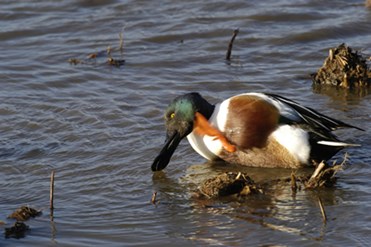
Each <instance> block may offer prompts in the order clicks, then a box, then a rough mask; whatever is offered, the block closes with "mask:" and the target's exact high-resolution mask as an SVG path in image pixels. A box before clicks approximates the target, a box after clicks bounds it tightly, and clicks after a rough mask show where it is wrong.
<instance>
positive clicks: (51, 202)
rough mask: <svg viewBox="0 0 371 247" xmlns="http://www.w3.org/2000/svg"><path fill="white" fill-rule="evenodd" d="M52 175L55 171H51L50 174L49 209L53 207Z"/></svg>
mask: <svg viewBox="0 0 371 247" xmlns="http://www.w3.org/2000/svg"><path fill="white" fill-rule="evenodd" d="M54 175H55V172H54V171H52V173H51V175H50V210H52V211H53V209H54Z"/></svg>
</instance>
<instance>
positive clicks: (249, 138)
mask: <svg viewBox="0 0 371 247" xmlns="http://www.w3.org/2000/svg"><path fill="white" fill-rule="evenodd" d="M228 111H229V112H228V120H227V123H226V126H225V129H226V132H225V135H226V137H227V138H228V140H230V142H231V143H233V144H235V145H236V146H238V147H239V148H240V149H250V148H253V147H257V148H263V147H265V146H266V145H267V140H268V136H269V135H270V134H271V133H272V132H273V131H274V130H275V129H276V128H277V126H278V119H279V112H278V109H277V108H276V107H275V106H273V105H271V104H270V103H268V102H266V101H265V100H264V99H261V98H259V97H257V96H254V95H240V96H236V97H233V98H232V99H231V101H230V104H229V109H228Z"/></svg>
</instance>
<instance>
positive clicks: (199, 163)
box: [0, 0, 371, 246]
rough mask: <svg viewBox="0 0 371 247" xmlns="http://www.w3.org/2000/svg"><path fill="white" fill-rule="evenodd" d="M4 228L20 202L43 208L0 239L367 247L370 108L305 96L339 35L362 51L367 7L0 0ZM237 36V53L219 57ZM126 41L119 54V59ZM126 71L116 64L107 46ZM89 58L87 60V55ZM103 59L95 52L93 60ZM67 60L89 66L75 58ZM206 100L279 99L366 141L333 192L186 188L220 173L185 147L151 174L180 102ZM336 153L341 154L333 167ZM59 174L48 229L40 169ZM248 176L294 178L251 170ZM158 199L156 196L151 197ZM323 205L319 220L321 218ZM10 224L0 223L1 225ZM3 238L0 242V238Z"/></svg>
mask: <svg viewBox="0 0 371 247" xmlns="http://www.w3.org/2000/svg"><path fill="white" fill-rule="evenodd" d="M0 5H1V8H0V47H1V52H0V85H1V88H0V99H1V101H0V133H1V139H0V168H1V169H0V188H1V194H0V230H1V231H2V232H4V230H5V228H6V227H9V226H11V225H12V224H13V221H12V220H10V219H7V218H6V217H7V215H9V214H10V213H11V212H12V211H13V210H14V209H15V208H17V207H19V206H21V205H30V206H33V207H35V208H39V209H42V210H43V215H42V216H41V217H38V218H35V219H31V220H30V221H27V222H26V223H27V224H28V225H29V226H30V228H31V230H30V231H29V232H27V234H26V236H25V237H24V238H21V239H14V238H10V239H5V237H4V235H1V236H0V245H1V246H54V245H60V246H100V245H107V246H126V245H140V246H143V245H153V246H158V245H169V244H177V245H183V246H185V245H198V246H200V245H201V246H203V245H225V246H247V245H248V246H266V245H280V246H317V245H323V246H340V245H344V246H362V245H367V244H369V243H370V242H371V238H370V231H371V216H370V211H371V207H370V205H371V192H370V191H371V182H370V177H371V168H370V165H371V158H370V144H371V137H370V128H371V121H370V120H371V110H370V109H371V103H370V102H371V101H370V95H369V94H368V93H369V92H368V91H367V90H364V91H357V92H346V91H342V90H336V89H332V90H328V89H327V90H324V89H313V88H312V85H311V84H312V83H311V79H310V76H309V74H310V73H313V72H315V71H316V70H317V69H318V68H319V67H320V66H321V65H322V63H323V61H324V59H325V57H326V56H327V54H328V49H330V48H332V47H336V46H338V45H339V44H341V43H343V42H345V43H347V44H348V45H349V46H351V47H352V48H354V49H357V50H360V51H361V53H362V54H363V55H364V56H370V54H371V49H370V47H371V31H370V30H371V11H370V10H369V9H367V8H365V7H364V2H363V1H361V0H358V1H356V0H354V1H349V0H336V1H317V0H301V1H286V0H275V1H196V0H194V1H142V0H139V1H134V0H131V1H115V0H110V1H98V0H90V1H89V0H79V1H76V0H62V1H6V0H2V1H0ZM236 28H239V31H240V32H239V34H238V36H237V38H236V40H235V43H234V47H233V52H232V60H231V61H230V62H226V61H225V59H224V57H225V53H226V49H227V46H228V42H229V40H230V38H231V35H232V32H233V30H234V29H236ZM121 32H122V33H123V41H124V43H123V52H122V53H121V52H120V51H119V50H118V47H119V41H120V39H119V34H120V33H121ZM109 46H110V47H111V48H112V53H111V54H112V56H113V57H114V58H115V59H125V61H126V62H125V65H123V66H120V67H115V66H110V65H108V64H107V62H106V55H105V51H106V49H107V47H109ZM92 53H98V55H99V56H98V58H97V59H88V58H87V56H88V55H89V54H92ZM102 54H103V55H102ZM71 58H77V59H80V60H82V61H83V62H84V63H83V64H78V65H72V64H70V63H69V62H68V60H69V59H71ZM189 91H198V92H200V93H201V94H202V95H204V96H205V97H206V98H207V99H208V100H209V101H211V102H213V103H215V102H218V101H219V100H222V99H224V98H227V97H230V96H232V95H234V94H238V93H242V92H250V91H258V92H262V91H265V92H274V93H277V94H282V95H283V96H286V97H289V98H292V99H294V100H297V101H299V102H300V103H302V104H304V105H307V106H310V107H312V108H315V109H317V110H319V111H321V112H323V113H326V114H328V115H330V116H332V117H336V118H338V119H340V120H342V121H346V122H348V123H350V124H353V125H357V126H359V127H361V128H363V129H365V131H364V132H361V131H357V130H344V131H341V132H339V133H338V134H339V135H340V136H341V138H342V139H344V140H347V141H349V142H354V143H360V144H362V147H359V148H352V149H348V150H347V151H348V152H349V154H350V156H351V158H350V161H349V166H348V167H347V169H346V170H345V171H343V172H341V173H339V175H338V177H339V179H338V182H337V185H336V187H335V188H331V189H323V190H320V191H318V192H316V191H301V192H299V193H298V194H297V195H296V196H292V194H291V190H290V188H287V187H279V186H277V188H274V189H275V193H274V194H273V195H270V196H268V195H267V196H255V197H251V199H249V200H247V201H246V202H242V203H241V202H236V201H234V202H233V201H228V200H217V201H208V202H202V201H201V202H200V201H197V200H195V199H193V197H192V196H191V195H192V191H193V190H194V189H195V188H196V187H197V185H198V184H199V183H200V182H201V181H203V180H204V179H206V178H209V177H211V176H214V175H216V174H218V173H220V172H222V171H224V170H225V169H228V168H226V167H225V165H224V164H221V165H220V164H219V165H215V164H214V165H213V164H209V163H205V160H204V159H203V158H202V157H200V156H199V155H198V154H196V153H195V152H194V151H193V150H192V149H191V148H190V146H189V145H188V144H187V142H186V141H184V142H182V143H181V145H180V147H179V148H178V150H177V151H176V153H175V155H174V157H173V159H172V161H171V164H170V165H169V166H168V167H167V169H165V170H164V171H163V172H158V173H155V174H154V173H152V171H151V170H150V165H151V163H152V161H153V158H154V157H155V156H156V155H157V153H158V152H159V149H160V146H161V145H162V144H163V141H164V138H165V135H164V127H163V120H162V114H163V111H164V108H165V107H166V105H167V104H168V102H169V101H170V100H171V99H172V98H174V97H175V96H177V95H179V94H181V93H184V92H189ZM342 155H343V153H340V154H339V155H338V156H336V157H335V158H337V159H341V158H342ZM52 170H55V172H56V177H55V201H54V204H55V210H54V218H53V220H51V218H50V214H49V209H48V206H49V205H48V204H49V176H50V173H51V171H52ZM246 172H249V173H250V174H252V177H253V178H254V179H256V180H259V179H264V178H266V177H277V176H278V177H279V176H287V175H289V174H290V173H291V171H287V170H275V169H268V170H267V169H265V170H264V169H256V168H255V169H247V168H246ZM154 191H157V199H158V200H159V203H158V204H157V205H156V206H155V205H152V204H151V203H150V199H151V196H152V193H153V192H154ZM318 196H320V197H321V198H322V201H323V204H324V207H325V210H326V213H327V216H328V221H327V223H326V224H323V223H322V217H321V213H320V210H319V207H318V203H317V202H318ZM1 222H2V223H4V224H1ZM2 234H3V233H2Z"/></svg>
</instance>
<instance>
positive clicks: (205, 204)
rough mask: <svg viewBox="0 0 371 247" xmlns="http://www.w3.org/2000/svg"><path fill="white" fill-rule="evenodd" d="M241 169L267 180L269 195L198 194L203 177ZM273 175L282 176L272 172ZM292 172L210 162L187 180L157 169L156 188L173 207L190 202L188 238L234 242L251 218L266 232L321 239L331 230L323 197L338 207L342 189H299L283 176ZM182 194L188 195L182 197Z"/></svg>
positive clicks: (191, 170) (253, 225)
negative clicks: (324, 214)
mask: <svg viewBox="0 0 371 247" xmlns="http://www.w3.org/2000/svg"><path fill="white" fill-rule="evenodd" d="M238 169H239V170H243V172H247V173H248V174H251V177H253V178H254V179H256V180H257V181H259V182H260V183H262V184H264V194H258V195H250V196H248V197H245V198H236V197H224V198H218V199H207V198H200V197H195V196H194V194H193V193H192V192H193V191H195V190H196V189H197V185H198V184H200V183H202V181H204V180H206V179H208V178H211V177H214V176H216V175H218V174H221V173H223V172H225V171H226V170H228V171H231V170H238ZM312 171H313V170H312V169H300V170H297V171H296V174H301V175H304V174H309V173H310V172H312ZM273 173H274V174H276V175H275V176H272V174H273ZM290 174H291V171H290V170H289V171H288V170H287V169H264V168H245V167H237V166H228V165H226V164H224V163H223V162H217V163H212V162H207V163H204V164H196V165H192V166H190V167H189V168H188V169H187V171H186V174H185V175H184V176H183V177H181V178H175V179H174V178H169V177H168V176H167V175H166V173H164V172H158V173H154V175H153V177H152V180H153V187H154V188H156V190H158V191H159V193H161V194H165V200H166V201H167V202H168V203H169V205H170V204H172V203H170V201H173V202H175V203H180V204H187V205H189V207H187V208H188V209H189V210H190V212H189V214H187V219H188V220H189V222H190V223H191V224H192V228H193V231H192V234H189V235H187V236H186V238H188V239H191V240H197V241H200V242H202V243H207V244H224V245H225V244H227V245H228V244H230V243H231V242H229V241H228V239H230V240H231V239H234V238H239V234H241V232H235V229H236V225H235V224H236V222H237V224H243V223H242V222H245V224H248V227H251V228H261V230H263V231H272V230H273V231H275V232H283V233H285V234H290V235H294V236H301V237H303V238H305V239H309V240H321V239H323V237H324V235H325V234H326V225H325V224H324V223H323V219H322V216H321V212H320V208H319V206H318V198H319V197H320V198H321V199H322V201H323V204H324V206H325V208H326V207H330V206H333V205H336V204H337V200H336V196H335V191H336V190H339V189H338V188H337V189H336V190H335V189H320V190H316V191H307V190H299V191H298V192H297V193H293V192H292V189H291V186H290V183H288V182H283V181H282V180H280V181H278V180H277V179H285V178H288V177H290ZM273 178H274V179H273ZM187 192H188V193H187ZM171 194H173V195H174V194H178V197H177V198H175V197H174V196H169V195H171ZM179 194H183V195H184V194H188V196H187V197H185V198H183V200H180V199H179ZM166 195H167V196H166ZM189 203H190V204H189ZM165 205H166V204H165ZM329 215H330V216H331V214H329ZM330 218H331V217H330ZM330 221H331V219H330ZM244 227H246V226H244ZM212 234H219V235H220V234H222V235H225V239H224V240H221V239H223V238H221V237H219V238H218V240H216V239H213V238H210V237H209V236H210V235H212Z"/></svg>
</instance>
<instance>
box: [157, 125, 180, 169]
mask: <svg viewBox="0 0 371 247" xmlns="http://www.w3.org/2000/svg"><path fill="white" fill-rule="evenodd" d="M181 140H182V138H181V137H180V135H179V133H178V132H175V133H174V134H172V135H171V136H169V137H168V139H167V140H166V143H165V145H164V147H163V148H162V150H161V152H160V154H159V155H158V156H157V157H156V158H155V160H154V161H153V164H152V166H151V168H152V171H161V170H162V169H164V168H165V167H166V166H167V165H168V164H169V162H170V159H171V156H173V154H174V151H175V149H176V148H177V147H178V145H179V142H180V141H181Z"/></svg>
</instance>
